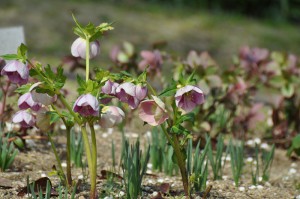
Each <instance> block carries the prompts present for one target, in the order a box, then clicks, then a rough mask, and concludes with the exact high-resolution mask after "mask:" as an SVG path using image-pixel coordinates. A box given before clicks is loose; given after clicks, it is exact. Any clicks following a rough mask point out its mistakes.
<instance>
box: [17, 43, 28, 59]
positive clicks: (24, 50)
mask: <svg viewBox="0 0 300 199" xmlns="http://www.w3.org/2000/svg"><path fill="white" fill-rule="evenodd" d="M26 53H27V46H26V45H25V44H23V43H22V44H21V45H20V46H19V47H18V56H19V57H20V58H22V59H23V60H26Z"/></svg>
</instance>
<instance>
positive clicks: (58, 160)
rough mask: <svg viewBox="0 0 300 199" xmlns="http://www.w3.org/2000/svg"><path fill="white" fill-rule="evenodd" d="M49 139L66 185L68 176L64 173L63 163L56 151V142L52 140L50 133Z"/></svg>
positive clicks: (60, 174)
mask: <svg viewBox="0 0 300 199" xmlns="http://www.w3.org/2000/svg"><path fill="white" fill-rule="evenodd" d="M48 138H49V142H50V143H51V148H52V150H53V153H54V156H55V158H56V161H57V164H58V168H59V176H60V177H61V178H62V181H63V182H62V183H63V184H65V183H66V176H65V173H64V170H63V168H62V166H61V161H60V159H59V157H58V153H57V151H56V148H55V145H54V142H53V140H52V137H51V134H50V133H48Z"/></svg>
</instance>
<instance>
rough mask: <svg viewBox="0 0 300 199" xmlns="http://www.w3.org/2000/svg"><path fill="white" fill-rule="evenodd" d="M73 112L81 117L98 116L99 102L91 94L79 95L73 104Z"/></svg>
mask: <svg viewBox="0 0 300 199" xmlns="http://www.w3.org/2000/svg"><path fill="white" fill-rule="evenodd" d="M73 110H74V111H75V112H77V113H79V114H81V115H82V116H98V115H99V102H98V100H97V98H96V97H94V96H93V95H91V94H85V95H81V96H80V97H78V98H77V100H76V102H75V103H74V106H73Z"/></svg>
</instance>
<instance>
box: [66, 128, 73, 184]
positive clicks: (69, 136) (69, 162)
mask: <svg viewBox="0 0 300 199" xmlns="http://www.w3.org/2000/svg"><path fill="white" fill-rule="evenodd" d="M66 127H67V182H68V185H69V186H72V174H71V128H70V127H68V126H66Z"/></svg>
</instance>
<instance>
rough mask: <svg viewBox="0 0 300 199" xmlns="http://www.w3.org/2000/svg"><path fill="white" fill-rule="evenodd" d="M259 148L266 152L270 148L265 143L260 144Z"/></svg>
mask: <svg viewBox="0 0 300 199" xmlns="http://www.w3.org/2000/svg"><path fill="white" fill-rule="evenodd" d="M260 148H261V149H266V150H268V149H269V148H270V146H269V145H268V144H267V143H262V144H261V145H260Z"/></svg>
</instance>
